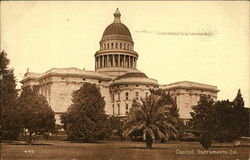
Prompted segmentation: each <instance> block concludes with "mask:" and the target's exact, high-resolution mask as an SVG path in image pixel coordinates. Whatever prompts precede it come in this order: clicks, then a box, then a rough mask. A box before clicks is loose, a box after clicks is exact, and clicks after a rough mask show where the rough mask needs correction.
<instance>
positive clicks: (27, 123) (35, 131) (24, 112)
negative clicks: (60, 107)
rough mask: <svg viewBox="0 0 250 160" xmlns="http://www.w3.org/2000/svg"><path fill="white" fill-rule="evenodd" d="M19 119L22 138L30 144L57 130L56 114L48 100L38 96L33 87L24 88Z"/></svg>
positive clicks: (20, 99)
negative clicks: (41, 136)
mask: <svg viewBox="0 0 250 160" xmlns="http://www.w3.org/2000/svg"><path fill="white" fill-rule="evenodd" d="M18 111H19V114H18V119H19V120H20V122H21V128H22V131H23V132H22V136H23V137H24V138H25V140H26V141H27V143H28V144H33V142H34V140H35V139H36V138H37V137H38V135H44V134H48V133H50V132H53V131H54V129H55V114H54V111H53V110H52V109H51V107H50V106H49V104H48V102H47V100H46V98H45V97H44V96H42V95H39V94H38V88H37V87H35V86H33V87H32V88H31V87H25V88H23V90H22V92H21V95H20V97H19V98H18Z"/></svg>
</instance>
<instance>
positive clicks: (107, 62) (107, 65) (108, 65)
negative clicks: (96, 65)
mask: <svg viewBox="0 0 250 160" xmlns="http://www.w3.org/2000/svg"><path fill="white" fill-rule="evenodd" d="M107 67H109V55H107Z"/></svg>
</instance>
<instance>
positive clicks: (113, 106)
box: [112, 104, 115, 115]
mask: <svg viewBox="0 0 250 160" xmlns="http://www.w3.org/2000/svg"><path fill="white" fill-rule="evenodd" d="M112 108H113V115H115V105H114V104H113V105H112Z"/></svg>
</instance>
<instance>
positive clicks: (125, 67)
mask: <svg viewBox="0 0 250 160" xmlns="http://www.w3.org/2000/svg"><path fill="white" fill-rule="evenodd" d="M120 17H121V14H120V12H119V10H118V9H117V10H116V11H115V13H114V21H113V23H111V24H110V25H108V26H107V27H106V29H105V30H104V32H103V35H102V37H101V40H100V42H99V45H100V48H99V50H98V51H96V53H95V54H94V57H95V71H88V70H84V69H83V70H82V69H78V68H74V67H70V68H52V69H50V70H48V71H46V72H44V73H34V72H27V73H25V75H24V78H23V79H22V80H21V83H22V88H24V87H27V86H31V87H32V86H38V87H39V92H40V94H42V95H44V96H45V97H46V98H47V100H48V102H49V104H50V105H51V107H52V109H53V110H54V112H55V113H56V120H57V122H56V123H57V124H60V114H61V113H62V112H65V111H66V110H67V108H68V106H69V105H70V104H71V103H72V102H71V99H72V92H73V91H74V90H78V89H79V88H80V87H81V86H82V84H83V83H86V82H87V83H94V84H96V85H97V86H98V87H99V88H100V91H101V94H102V96H104V99H105V102H106V105H105V111H106V113H107V114H108V115H114V116H119V117H123V116H126V114H127V113H128V112H129V109H130V107H131V105H132V102H133V99H137V100H139V99H140V97H142V98H144V97H145V96H147V95H149V94H150V89H157V88H161V89H163V90H164V91H165V92H167V93H169V94H170V95H171V96H172V97H173V98H174V99H175V101H176V103H177V107H178V109H179V114H180V118H182V119H183V120H184V121H186V120H188V119H190V118H191V115H190V112H191V111H192V108H191V107H192V106H193V105H196V104H197V102H198V100H199V98H200V96H201V95H210V96H211V97H212V98H213V99H214V100H215V101H216V100H217V93H218V92H219V90H218V89H217V87H216V86H212V85H207V84H201V83H196V82H190V81H181V82H175V83H171V84H163V85H162V84H159V83H158V81H157V80H155V79H152V78H150V77H148V76H147V75H146V74H145V73H143V72H142V71H139V70H138V69H137V63H138V62H137V61H138V57H139V54H138V53H137V52H136V51H134V41H133V39H132V35H131V33H130V31H129V29H128V28H127V27H126V25H124V24H123V23H121V19H120Z"/></svg>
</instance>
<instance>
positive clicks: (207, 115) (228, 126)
mask: <svg viewBox="0 0 250 160" xmlns="http://www.w3.org/2000/svg"><path fill="white" fill-rule="evenodd" d="M192 108H193V110H194V112H192V113H191V116H192V119H191V120H190V123H191V124H192V128H193V129H196V130H201V131H204V132H205V133H206V134H207V135H206V136H204V135H203V136H202V137H203V138H204V137H205V140H202V142H206V143H208V142H209V140H208V139H214V140H218V141H220V142H232V141H233V140H235V139H238V138H240V137H241V136H242V135H244V134H243V133H244V132H245V133H246V135H247V134H248V131H247V130H246V128H248V123H249V113H248V109H246V108H244V101H243V98H242V95H241V93H240V90H239V91H238V94H237V96H236V98H235V99H234V101H233V102H230V101H229V100H221V101H217V102H216V103H214V102H213V100H212V98H211V97H206V96H205V97H201V98H200V100H199V102H198V104H197V105H196V106H193V107H192ZM209 144H210V142H209Z"/></svg>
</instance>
